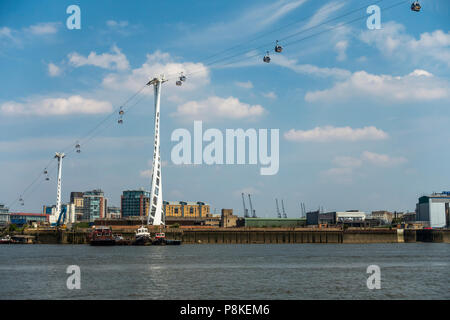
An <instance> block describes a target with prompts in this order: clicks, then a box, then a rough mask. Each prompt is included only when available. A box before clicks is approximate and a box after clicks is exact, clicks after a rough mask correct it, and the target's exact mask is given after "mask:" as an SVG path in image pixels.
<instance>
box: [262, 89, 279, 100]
mask: <svg viewBox="0 0 450 320" xmlns="http://www.w3.org/2000/svg"><path fill="white" fill-rule="evenodd" d="M262 95H263V97H266V98H269V99H276V98H277V94H276V93H275V92H273V91H270V92H266V93H262Z"/></svg>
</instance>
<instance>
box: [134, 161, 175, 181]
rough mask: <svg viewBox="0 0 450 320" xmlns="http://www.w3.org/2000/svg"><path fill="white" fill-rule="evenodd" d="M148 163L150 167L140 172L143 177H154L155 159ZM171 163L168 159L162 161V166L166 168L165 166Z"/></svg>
mask: <svg viewBox="0 0 450 320" xmlns="http://www.w3.org/2000/svg"><path fill="white" fill-rule="evenodd" d="M148 165H149V167H150V168H149V169H146V170H141V171H140V172H139V175H140V176H141V177H142V178H151V177H152V171H153V161H152V160H149V161H148ZM168 165H169V162H167V161H162V162H161V167H162V168H165V167H167V166H168Z"/></svg>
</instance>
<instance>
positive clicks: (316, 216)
mask: <svg viewBox="0 0 450 320" xmlns="http://www.w3.org/2000/svg"><path fill="white" fill-rule="evenodd" d="M365 220H366V214H365V212H362V211H359V210H348V211H332V212H325V213H320V212H319V211H311V212H307V213H306V224H307V225H319V224H327V225H337V224H347V225H350V226H363V225H364V221H365Z"/></svg>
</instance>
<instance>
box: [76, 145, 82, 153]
mask: <svg viewBox="0 0 450 320" xmlns="http://www.w3.org/2000/svg"><path fill="white" fill-rule="evenodd" d="M75 150H76V151H77V153H80V152H81V146H80V144H79V143H78V142H77V144H76V145H75Z"/></svg>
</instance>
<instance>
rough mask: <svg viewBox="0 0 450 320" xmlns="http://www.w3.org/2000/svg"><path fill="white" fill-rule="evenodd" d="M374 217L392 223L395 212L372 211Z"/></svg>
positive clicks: (382, 221)
mask: <svg viewBox="0 0 450 320" xmlns="http://www.w3.org/2000/svg"><path fill="white" fill-rule="evenodd" d="M371 217H372V219H376V220H379V221H380V222H381V223H382V224H391V222H392V218H393V214H392V212H389V211H383V210H381V211H372V214H371Z"/></svg>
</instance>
